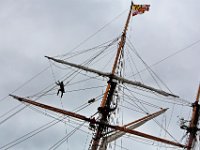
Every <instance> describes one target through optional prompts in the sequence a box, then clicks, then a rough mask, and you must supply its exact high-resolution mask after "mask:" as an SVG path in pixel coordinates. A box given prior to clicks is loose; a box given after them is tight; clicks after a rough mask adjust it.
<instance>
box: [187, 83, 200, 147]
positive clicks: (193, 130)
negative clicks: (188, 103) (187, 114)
mask: <svg viewBox="0 0 200 150" xmlns="http://www.w3.org/2000/svg"><path fill="white" fill-rule="evenodd" d="M199 97H200V84H199V89H198V92H197V97H196V101H195V102H194V103H193V111H192V119H191V121H190V125H189V127H188V129H187V131H188V132H189V137H188V143H187V150H191V149H192V148H193V146H194V143H195V141H196V135H197V131H198V122H199V115H200V105H199Z"/></svg>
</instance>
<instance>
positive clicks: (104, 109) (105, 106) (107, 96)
mask: <svg viewBox="0 0 200 150" xmlns="http://www.w3.org/2000/svg"><path fill="white" fill-rule="evenodd" d="M132 6H133V2H132V3H131V7H130V10H129V14H128V18H127V20H126V24H125V27H124V30H123V33H122V35H121V40H120V42H119V47H118V49H117V54H116V56H115V61H114V64H113V67H112V73H111V77H110V80H109V82H108V85H107V88H106V91H105V93H104V96H103V99H102V101H101V106H100V107H99V108H98V111H99V113H100V116H101V118H100V122H108V116H109V114H110V112H109V108H110V104H111V101H112V97H113V94H114V91H115V88H116V84H117V83H115V82H113V81H112V75H114V74H115V71H116V68H117V63H118V61H119V56H120V54H121V52H122V49H123V48H124V44H125V40H126V31H127V29H128V24H129V22H130V18H131V10H132ZM105 129H106V126H104V125H98V127H97V130H96V133H95V136H94V138H93V139H92V145H91V150H97V149H98V147H99V145H100V140H101V138H102V133H103V131H105Z"/></svg>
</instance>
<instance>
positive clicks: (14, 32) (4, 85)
mask: <svg viewBox="0 0 200 150" xmlns="http://www.w3.org/2000/svg"><path fill="white" fill-rule="evenodd" d="M134 2H135V3H141V4H143V3H145V4H146V3H147V4H150V5H151V7H150V11H149V12H147V13H145V14H144V15H140V16H136V17H135V18H134V19H132V20H131V22H130V26H129V31H130V32H129V34H128V38H129V39H131V40H132V41H133V43H134V46H135V47H136V48H137V50H138V51H139V53H140V55H141V56H142V58H143V59H144V60H145V61H146V62H147V63H148V64H149V65H150V66H151V65H153V64H155V63H157V62H159V61H161V60H163V59H164V58H166V57H168V56H171V55H172V54H176V52H180V53H177V54H176V55H173V56H171V57H169V58H167V59H165V60H163V61H162V62H160V63H158V64H156V65H153V66H152V69H153V70H154V71H155V72H156V73H157V74H158V75H159V77H160V78H161V79H162V80H163V81H164V82H165V83H167V85H168V87H169V88H170V89H171V90H172V91H173V92H174V93H176V94H178V95H180V96H181V97H182V98H184V99H186V100H188V101H190V102H193V101H194V100H195V97H196V93H197V88H198V85H199V82H200V69H199V68H200V67H199V66H200V59H199V56H200V26H199V24H200V19H199V18H200V2H199V1H198V0H190V1H189V0H160V1H156V0H149V1H145V0H141V1H139V0H137V1H134ZM130 3H131V1H130V0H115V1H112V0H85V1H82V0H73V1H72V0H59V1H56V0H43V1H41V0H29V1H27V0H17V1H15V0H0V69H1V78H0V99H1V100H0V116H1V115H3V114H5V113H6V112H7V111H9V110H10V109H11V108H13V107H15V106H17V105H18V104H20V103H18V102H16V101H14V100H12V99H11V98H9V97H7V95H8V94H9V93H13V91H15V92H14V94H17V95H21V96H24V95H25V96H26V95H28V94H27V93H26V92H28V93H31V94H34V92H37V87H38V86H42V85H43V84H44V85H45V84H47V83H48V82H49V80H50V79H49V80H48V79H46V77H47V76H48V74H50V75H51V72H50V71H47V72H45V73H44V74H43V75H41V76H40V77H38V79H34V81H32V80H31V81H30V83H28V84H26V86H23V87H21V86H22V85H24V83H25V82H26V81H29V79H31V78H32V77H33V76H35V75H36V74H38V73H39V72H41V71H42V70H44V69H45V68H46V67H48V66H49V62H48V60H46V58H44V56H45V55H50V56H56V55H60V54H65V53H67V52H69V51H70V50H72V49H73V48H74V47H76V46H77V45H79V44H80V43H82V42H83V41H84V40H85V39H87V38H88V37H90V36H91V35H93V34H94V33H96V32H97V31H98V30H99V29H101V28H102V27H103V26H105V25H106V24H108V23H109V22H110V21H111V20H113V19H114V18H116V17H117V16H118V15H120V14H122V15H120V17H117V19H115V20H114V21H112V22H111V23H110V24H109V25H107V26H106V28H105V29H104V30H102V31H101V33H98V34H97V35H95V37H94V40H92V39H91V40H88V41H87V42H85V45H83V46H85V47H87V46H88V45H90V44H91V45H93V46H94V45H95V44H96V43H98V42H100V43H102V42H104V41H105V40H102V39H104V38H105V37H108V39H112V38H114V37H116V36H118V35H120V33H121V31H122V29H123V25H124V22H125V19H126V16H127V13H128V9H129V7H130ZM101 40H102V41H101ZM142 69H143V68H141V69H140V70H142ZM51 76H52V75H51ZM27 113H30V114H31V115H27ZM38 118H40V119H38ZM4 119H5V118H4V117H1V121H2V120H4ZM43 119H44V122H48V121H49V120H51V119H48V118H45V117H44V116H43V117H41V114H37V113H34V114H33V113H32V112H31V111H30V110H24V112H23V113H20V114H19V115H17V116H15V117H13V118H11V119H9V120H8V121H6V122H4V123H2V124H1V125H0V131H1V132H0V133H1V134H0V139H1V140H0V147H1V146H3V145H5V144H6V143H8V141H12V140H14V139H16V138H18V137H20V136H22V135H23V134H20V133H21V132H23V133H27V132H28V131H30V130H29V127H30V128H32V129H35V128H36V127H38V126H40V125H42V124H43ZM59 127H63V125H60V126H59V125H58V126H56V127H55V129H57V128H59ZM48 132H51V134H49V135H48V137H45V134H46V135H47V133H48ZM62 132H63V130H54V127H53V128H52V129H51V130H50V131H47V132H44V133H43V134H42V135H40V136H38V137H34V138H33V139H30V140H28V141H27V142H25V144H21V145H20V144H19V145H17V146H16V147H12V148H11V149H33V150H34V149H39V150H42V149H48V148H49V147H50V146H52V145H53V144H54V143H55V142H56V141H57V140H58V139H60V138H61V137H62V136H63V134H62ZM59 134H60V136H58V135H59ZM54 137H55V138H54ZM83 138H84V139H87V135H81V134H80V136H76V137H74V138H72V139H71V141H70V142H72V143H78V141H81V140H82V139H83ZM75 141H76V142H75ZM84 142H85V141H83V142H82V143H84ZM72 145H73V146H74V145H75V146H76V147H73V148H72V146H71V147H70V146H69V147H68V149H84V147H81V148H80V147H79V146H78V145H77V144H72ZM83 145H84V144H83ZM62 148H63V149H64V147H62ZM62 148H61V149H62ZM85 149H87V148H85ZM129 149H130V147H129ZM152 149H155V148H152Z"/></svg>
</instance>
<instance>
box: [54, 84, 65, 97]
mask: <svg viewBox="0 0 200 150" xmlns="http://www.w3.org/2000/svg"><path fill="white" fill-rule="evenodd" d="M56 84H57V85H58V86H60V88H59V89H58V92H57V95H58V94H59V93H60V92H61V96H60V97H61V98H62V96H63V93H65V86H64V83H63V81H61V82H60V81H58V82H56Z"/></svg>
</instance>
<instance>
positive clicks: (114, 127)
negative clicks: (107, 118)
mask: <svg viewBox="0 0 200 150" xmlns="http://www.w3.org/2000/svg"><path fill="white" fill-rule="evenodd" d="M10 96H11V97H13V98H15V99H17V100H19V101H20V102H23V103H28V104H32V105H34V106H37V107H40V108H44V109H47V110H51V111H54V112H57V113H61V114H63V115H67V116H70V117H74V118H77V119H80V120H84V121H87V122H91V123H95V124H99V125H102V126H106V127H109V128H111V129H114V130H119V131H123V132H126V133H130V134H133V135H136V136H140V137H144V138H147V139H150V140H154V141H158V142H162V143H165V144H169V145H173V146H177V147H181V148H185V147H186V146H185V145H183V144H180V143H176V142H173V141H169V140H166V139H162V138H159V137H155V136H152V135H149V134H146V133H143V132H139V131H136V130H130V129H128V128H126V127H125V126H116V125H110V124H106V123H104V122H100V121H96V120H94V119H92V118H88V117H85V116H83V115H80V114H77V113H74V112H70V111H66V110H63V109H59V108H55V107H52V106H49V105H46V104H42V103H38V102H35V101H32V100H30V99H27V98H23V97H19V96H15V95H10Z"/></svg>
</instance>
